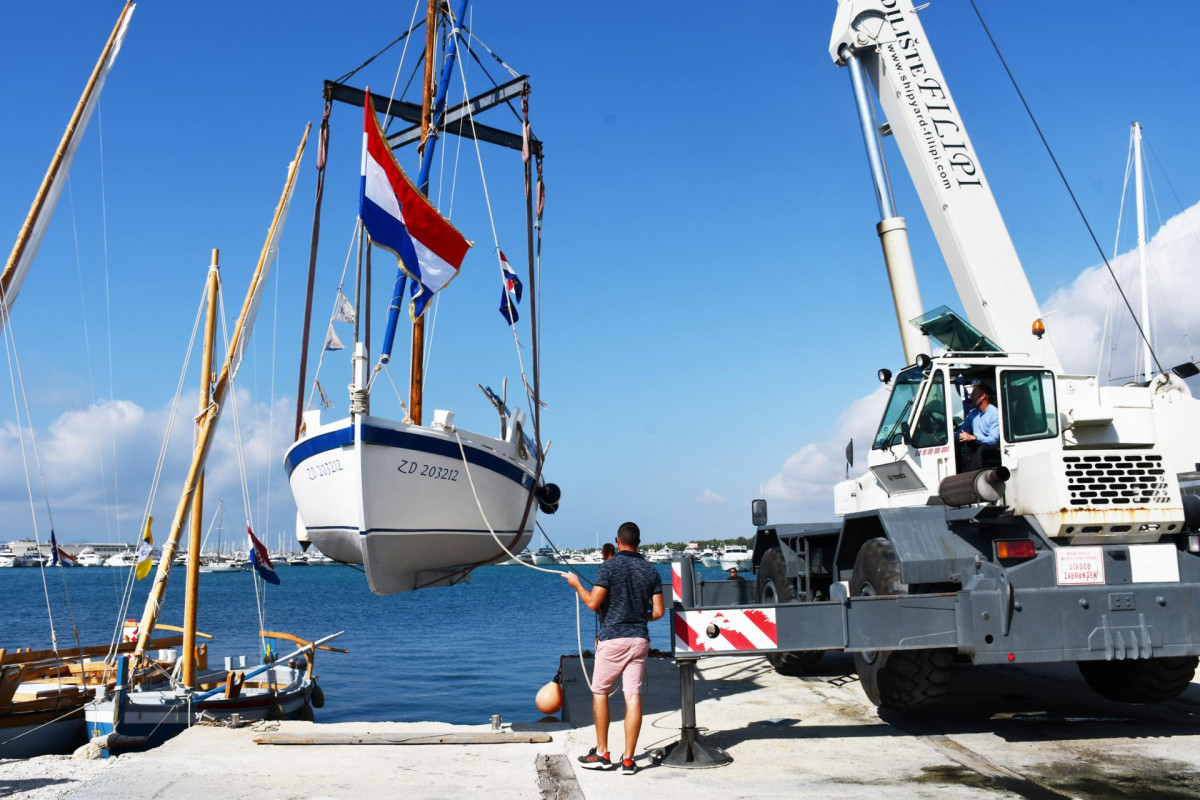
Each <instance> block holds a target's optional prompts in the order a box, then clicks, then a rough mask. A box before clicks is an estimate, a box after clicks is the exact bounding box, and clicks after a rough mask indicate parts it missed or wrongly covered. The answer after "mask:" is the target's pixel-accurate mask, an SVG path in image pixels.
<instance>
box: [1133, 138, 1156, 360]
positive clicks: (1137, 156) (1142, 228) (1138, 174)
mask: <svg viewBox="0 0 1200 800" xmlns="http://www.w3.org/2000/svg"><path fill="white" fill-rule="evenodd" d="M1133 178H1134V181H1133V185H1134V192H1135V194H1136V197H1137V249H1138V272H1139V274H1140V277H1141V284H1142V302H1141V309H1140V311H1141V318H1142V334H1143V335H1142V380H1143V381H1149V380H1150V373H1151V370H1152V369H1153V367H1152V366H1151V365H1152V364H1153V363H1154V362H1153V361H1152V360H1151V359H1152V358H1153V355H1152V354H1151V352H1150V293H1149V291H1148V281H1147V278H1146V192H1145V187H1144V186H1143V183H1142V125H1141V123H1140V122H1135V123H1133Z"/></svg>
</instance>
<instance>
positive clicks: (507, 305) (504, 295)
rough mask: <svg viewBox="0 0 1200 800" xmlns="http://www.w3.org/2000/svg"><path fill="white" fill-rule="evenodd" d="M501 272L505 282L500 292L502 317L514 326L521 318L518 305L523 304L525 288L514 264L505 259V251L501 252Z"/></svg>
mask: <svg viewBox="0 0 1200 800" xmlns="http://www.w3.org/2000/svg"><path fill="white" fill-rule="evenodd" d="M500 270H501V273H502V274H501V280H502V281H503V282H504V286H503V288H502V289H501V290H500V316H502V317H504V319H505V320H507V321H508V324H509V325H512V324H514V323H515V322H516V321H517V320H518V319H520V318H521V317H520V315H519V314H517V304H518V303H520V302H521V292H522V291H523V290H524V287H522V286H521V279H520V278H518V277H517V273H516V270H514V269H513V268H512V264H509V263H508V259H507V258H505V257H504V251H503V250H501V251H500Z"/></svg>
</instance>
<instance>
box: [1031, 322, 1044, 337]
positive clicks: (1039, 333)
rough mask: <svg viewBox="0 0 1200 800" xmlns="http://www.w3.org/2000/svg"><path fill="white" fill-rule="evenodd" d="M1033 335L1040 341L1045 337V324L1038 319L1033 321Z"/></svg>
mask: <svg viewBox="0 0 1200 800" xmlns="http://www.w3.org/2000/svg"><path fill="white" fill-rule="evenodd" d="M1033 335H1034V336H1036V337H1037V338H1038V339H1041V338H1042V337H1043V336H1045V335H1046V323H1044V322H1042V321H1041V320H1040V319H1035V320H1034V321H1033Z"/></svg>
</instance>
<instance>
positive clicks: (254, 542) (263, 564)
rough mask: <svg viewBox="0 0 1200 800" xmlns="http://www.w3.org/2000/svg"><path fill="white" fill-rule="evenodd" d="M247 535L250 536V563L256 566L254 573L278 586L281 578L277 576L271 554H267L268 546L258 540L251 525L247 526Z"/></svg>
mask: <svg viewBox="0 0 1200 800" xmlns="http://www.w3.org/2000/svg"><path fill="white" fill-rule="evenodd" d="M246 533H247V534H248V535H249V536H250V563H251V564H253V565H254V571H255V572H257V573H258V577H260V578H262V579H263V580H264V581H266V582H267V583H273V584H275V585H276V586H278V585H279V576H278V575H276V574H275V565H274V564H272V563H271V554H270V553H268V552H267V547H266V545H264V544H263V543H262V542H260V541H259V540H258V537H257V536H255V535H254V531H252V530H250V526H249V525H247V526H246Z"/></svg>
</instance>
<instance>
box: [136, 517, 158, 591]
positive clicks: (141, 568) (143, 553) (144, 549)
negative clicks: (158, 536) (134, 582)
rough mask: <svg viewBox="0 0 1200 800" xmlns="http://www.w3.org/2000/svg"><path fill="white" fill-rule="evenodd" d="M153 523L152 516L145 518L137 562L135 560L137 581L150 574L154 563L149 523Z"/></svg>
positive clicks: (152, 541) (152, 539) (152, 540)
mask: <svg viewBox="0 0 1200 800" xmlns="http://www.w3.org/2000/svg"><path fill="white" fill-rule="evenodd" d="M153 521H154V515H153V514H150V515H148V516H147V517H146V530H145V531H143V532H142V541H141V542H140V543H139V544H138V553H137V554H138V560H137V571H136V573H135V574H136V575H137V579H138V580H139V581H140V580H141V579H142V578H144V577H146V576H147V575H149V574H150V567H151V566H152V565H153V563H154V537H153V536H152V535H151V534H150V523H151V522H153Z"/></svg>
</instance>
